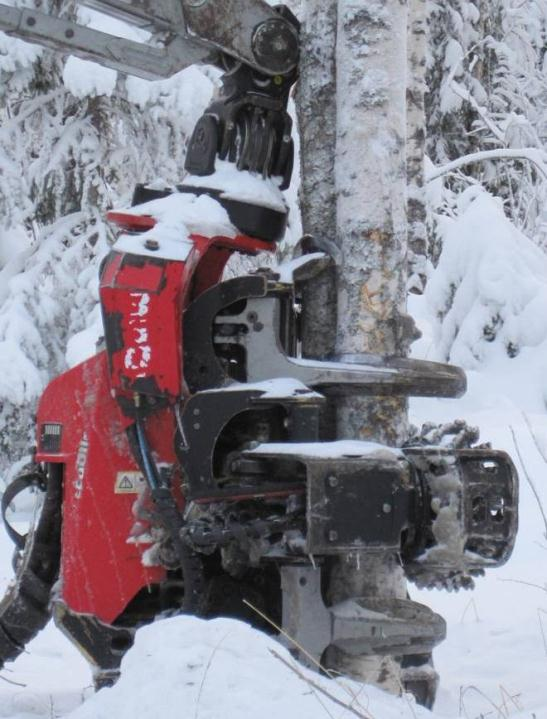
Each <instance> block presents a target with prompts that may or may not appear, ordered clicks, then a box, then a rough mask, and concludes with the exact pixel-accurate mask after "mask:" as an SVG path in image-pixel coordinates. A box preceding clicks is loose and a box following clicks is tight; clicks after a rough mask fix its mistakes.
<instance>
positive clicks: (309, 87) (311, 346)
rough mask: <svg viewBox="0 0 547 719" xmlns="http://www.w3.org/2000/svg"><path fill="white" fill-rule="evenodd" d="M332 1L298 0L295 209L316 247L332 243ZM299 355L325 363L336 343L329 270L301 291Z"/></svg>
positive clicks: (332, 283)
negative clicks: (297, 178) (297, 205)
mask: <svg viewBox="0 0 547 719" xmlns="http://www.w3.org/2000/svg"><path fill="white" fill-rule="evenodd" d="M336 20H337V0H304V4H303V8H302V17H301V21H302V32H301V43H302V50H301V61H300V82H299V84H298V96H297V106H298V123H299V129H300V138H301V153H300V158H301V177H302V180H301V182H302V184H301V191H300V209H301V212H302V224H303V228H304V232H305V233H306V234H309V235H311V236H312V237H313V241H314V243H316V244H319V245H320V244H321V243H322V241H323V240H324V239H327V240H330V241H331V242H335V241H336V185H335V155H336V30H337V28H336ZM302 299H303V318H302V329H303V333H302V353H303V356H304V357H312V358H318V359H325V358H328V357H330V356H331V355H332V354H333V353H334V346H335V342H336V317H337V312H336V290H335V272H334V268H331V269H329V270H326V271H325V272H323V274H322V275H321V276H320V277H319V278H316V280H315V281H314V282H312V283H309V284H308V285H307V286H306V287H305V288H304V291H303V298H302Z"/></svg>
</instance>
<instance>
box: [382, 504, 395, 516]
mask: <svg viewBox="0 0 547 719" xmlns="http://www.w3.org/2000/svg"><path fill="white" fill-rule="evenodd" d="M392 511H393V507H392V505H391V504H389V502H385V503H384V505H383V507H382V512H383V513H384V514H391V512H392Z"/></svg>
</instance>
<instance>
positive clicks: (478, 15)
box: [426, 0, 547, 244]
mask: <svg viewBox="0 0 547 719" xmlns="http://www.w3.org/2000/svg"><path fill="white" fill-rule="evenodd" d="M428 6H429V40H428V45H429V62H428V76H427V86H428V94H427V96H426V111H427V154H428V156H429V157H430V158H431V160H432V161H433V162H434V163H435V164H436V165H439V164H440V165H443V164H445V163H446V162H447V161H449V160H454V159H456V158H460V157H462V156H466V155H469V154H472V153H476V152H480V151H484V150H498V151H499V155H500V158H499V159H496V160H490V161H482V162H477V163H475V164H469V166H468V167H466V168H465V171H464V172H460V173H453V174H451V175H450V176H449V177H448V178H447V182H448V186H449V187H450V189H452V190H455V191H456V192H459V191H461V190H463V189H465V188H466V187H468V186H469V184H470V183H474V182H477V181H478V182H480V183H481V184H482V185H483V186H484V187H485V188H486V189H487V190H489V191H490V192H492V193H493V194H495V195H497V196H498V197H501V198H502V200H503V201H504V205H505V211H506V213H507V215H508V216H509V217H510V218H511V219H512V220H513V222H515V224H517V226H518V227H519V228H520V229H521V230H522V231H524V232H525V233H526V234H528V236H530V237H532V238H534V239H535V241H536V242H538V243H541V244H543V243H544V234H545V228H544V223H545V218H544V216H543V213H542V208H543V206H544V200H545V193H546V191H547V188H546V185H545V180H544V178H543V177H542V175H541V174H540V173H538V171H537V169H536V168H535V166H534V165H533V164H531V163H530V162H528V161H526V160H522V159H509V158H506V159H503V150H507V149H510V150H514V149H521V148H542V146H543V144H544V139H545V125H546V114H545V107H546V103H545V87H546V82H545V73H544V60H545V58H544V54H545V37H546V27H547V5H546V4H545V3H544V2H535V1H532V0H524V1H521V0H447V2H444V3H436V2H429V3H428ZM470 177H472V178H473V180H470V179H469V178H470Z"/></svg>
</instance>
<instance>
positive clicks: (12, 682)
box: [0, 674, 27, 688]
mask: <svg viewBox="0 0 547 719" xmlns="http://www.w3.org/2000/svg"><path fill="white" fill-rule="evenodd" d="M0 679H1V680H2V681H3V682H6V684H13V686H14V687H23V688H25V687H26V686H27V685H26V684H22V683H21V682H14V681H13V679H7V678H6V677H3V676H2V675H1V674H0Z"/></svg>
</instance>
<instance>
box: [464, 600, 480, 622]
mask: <svg viewBox="0 0 547 719" xmlns="http://www.w3.org/2000/svg"><path fill="white" fill-rule="evenodd" d="M469 607H473V613H474V615H475V619H476V620H477V622H480V618H479V613H478V611H477V605H476V603H475V600H474V599H473V598H471V599H470V600H469V602H468V603H467V606H466V607H465V609H464V610H463V614H462V618H461V619H460V623H462V624H463V620H464V619H465V615H466V614H467V612H468V611H469Z"/></svg>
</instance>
